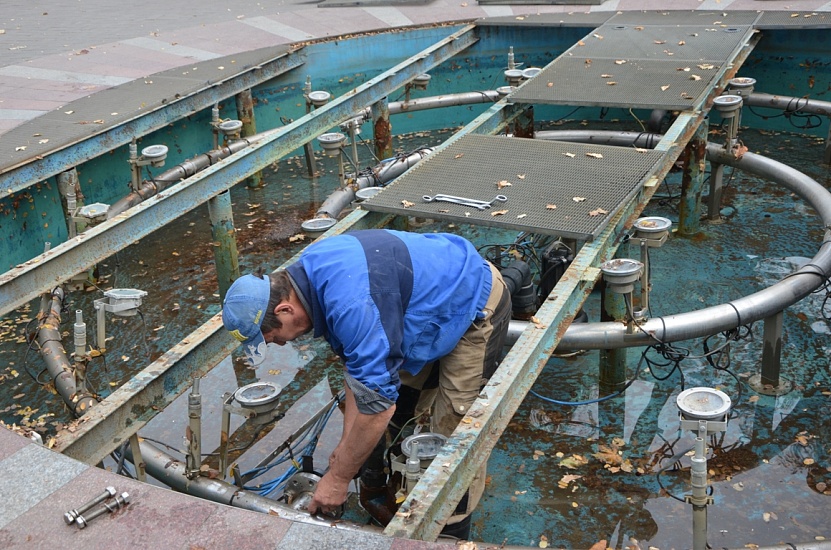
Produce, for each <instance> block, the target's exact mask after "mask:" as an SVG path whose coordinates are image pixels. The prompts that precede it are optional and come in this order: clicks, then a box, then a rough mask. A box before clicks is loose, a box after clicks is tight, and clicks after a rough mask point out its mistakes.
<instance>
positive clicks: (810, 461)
mask: <svg viewBox="0 0 831 550" xmlns="http://www.w3.org/2000/svg"><path fill="white" fill-rule="evenodd" d="M814 462H816V460H814V459H813V458H806V459H805V460H803V461H802V463H803V464H804V465H806V466H810V465H811V464H813V463H814Z"/></svg>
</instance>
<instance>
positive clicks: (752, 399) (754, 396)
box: [747, 395, 759, 403]
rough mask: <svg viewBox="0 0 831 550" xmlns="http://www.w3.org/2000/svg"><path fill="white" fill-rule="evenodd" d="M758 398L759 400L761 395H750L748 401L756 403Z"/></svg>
mask: <svg viewBox="0 0 831 550" xmlns="http://www.w3.org/2000/svg"><path fill="white" fill-rule="evenodd" d="M758 400H759V396H758V395H751V396H750V397H748V398H747V402H748V403H755V402H756V401H758Z"/></svg>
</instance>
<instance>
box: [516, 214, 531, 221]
mask: <svg viewBox="0 0 831 550" xmlns="http://www.w3.org/2000/svg"><path fill="white" fill-rule="evenodd" d="M527 215H528V214H520V215H519V216H517V217H516V218H517V219H518V220H521V219H522V218H524V217H525V216H527Z"/></svg>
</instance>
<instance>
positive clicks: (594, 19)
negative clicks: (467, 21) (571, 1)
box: [476, 11, 612, 28]
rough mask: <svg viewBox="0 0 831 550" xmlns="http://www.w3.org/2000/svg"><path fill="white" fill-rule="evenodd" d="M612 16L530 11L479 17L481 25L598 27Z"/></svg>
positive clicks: (601, 13) (597, 12) (606, 14)
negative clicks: (522, 13) (520, 13)
mask: <svg viewBox="0 0 831 550" xmlns="http://www.w3.org/2000/svg"><path fill="white" fill-rule="evenodd" d="M611 16H612V14H611V13H609V12H602V11H595V12H588V13H586V12H580V11H570V12H565V13H529V14H526V15H520V16H517V15H506V16H501V17H487V18H485V19H479V20H477V21H476V24H477V25H479V26H480V27H591V28H594V27H598V26H600V25H602V24H603V23H605V22H606V21H608V20H609V18H610V17H611Z"/></svg>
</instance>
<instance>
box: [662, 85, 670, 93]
mask: <svg viewBox="0 0 831 550" xmlns="http://www.w3.org/2000/svg"><path fill="white" fill-rule="evenodd" d="M667 90H669V84H667V85H665V86H661V91H662V92H666V91H667Z"/></svg>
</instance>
